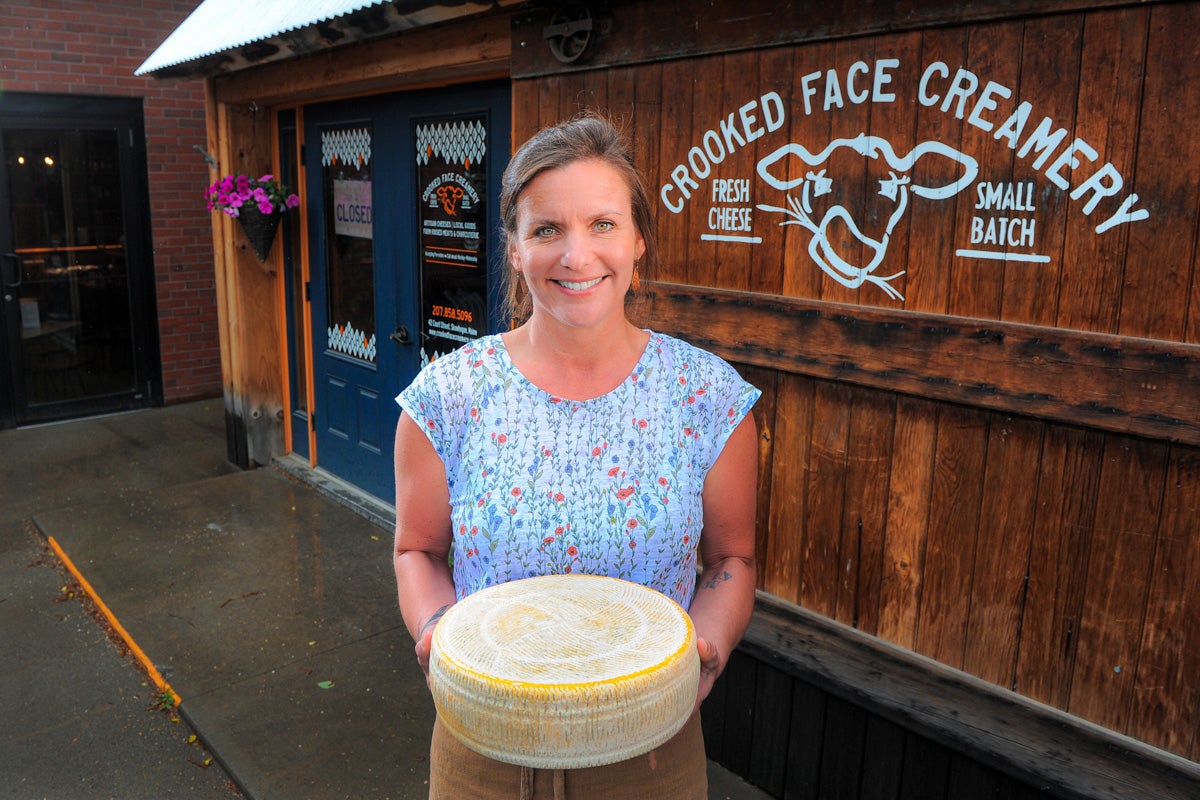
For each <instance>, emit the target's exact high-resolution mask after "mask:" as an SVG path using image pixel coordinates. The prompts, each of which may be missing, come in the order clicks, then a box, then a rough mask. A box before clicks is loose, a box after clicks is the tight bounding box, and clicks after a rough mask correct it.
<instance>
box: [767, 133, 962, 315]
mask: <svg viewBox="0 0 1200 800" xmlns="http://www.w3.org/2000/svg"><path fill="white" fill-rule="evenodd" d="M926 158H941V159H947V160H948V165H946V164H944V165H939V166H943V167H944V166H949V167H951V168H953V169H950V170H948V171H949V172H950V173H951V174H952V175H955V176H954V177H950V178H949V179H948V180H946V181H939V183H941V185H930V186H926V185H921V184H918V183H914V182H913V180H912V176H911V174H910V173H911V172H912V169H913V166H914V165H915V164H916V163H917V162H918V161H921V160H922V159H926ZM797 159H798V160H799V163H791V162H794V161H796V160H797ZM863 159H867V160H868V162H867V163H866V164H864V163H863ZM880 159H882V161H880ZM864 166H866V167H867V168H868V170H867V172H866V173H864V171H863V167H864ZM872 168H874V169H872ZM978 171H979V166H978V164H977V162H976V161H975V159H973V158H971V157H970V156H968V155H966V154H965V153H961V152H959V151H957V150H955V149H954V148H952V147H948V146H946V145H944V144H942V143H941V142H932V141H930V142H922V143H920V144H918V145H917V146H916V147H914V148H913V149H912V151H911V152H910V153H908V155H905V156H897V155H896V153H895V151H894V150H893V149H892V146H891V144H889V143H888V142H887V140H885V139H880V138H879V137H877V136H868V135H867V134H865V133H862V134H859V135H858V136H856V137H855V138H853V139H835V140H833V141H832V142H830V143H829V144H828V145H827V146H826V147H825V149H823V150H821V151H820V152H818V153H813V152H811V151H809V150H808V149H807V148H806V147H804V146H803V145H800V144H796V143H794V142H793V143H791V144H786V145H784V146H783V147H780V148H779V149H778V150H776V151H775V152H773V153H771V154H770V155H768V156H766V157H765V158H763V159H762V160H761V161H759V162H758V175H759V177H761V178H762V179H763V180H764V181H766V182H767V184H768V185H770V186H771V187H772V188H775V189H778V190H780V191H782V192H787V208H781V207H778V206H770V205H759V206H758V208H759V209H761V210H763V211H771V212H778V213H781V214H784V215H786V216H787V217H788V219H786V220H784V221H783V222H781V223H780V225H801V226H803V227H804V228H806V229H808V230H809V231H810V232H811V233H812V238H811V239H810V240H809V243H808V252H809V255H811V256H812V258H813V260H814V261H816V262H817V265H818V266H819V267H820V268H821V269H823V270H824V271H825V272H826V274H828V275H829V276H830V277H832V278H833V279H834V280H836V281H838V282H839V283H841V284H842V285H843V286H846V287H849V288H851V289H855V288H858V287H859V286H861V285H862V284H864V283H873V284H875V285H876V286H878V287H879V288H881V289H883V291H884V292H886V293H887V295H888V296H889V297H892V298H895V299H898V300H903V299H904V297H903V296H902V295H901V294H900V292H899V291H897V290H896V289H895V287H893V286H892V285H891V282H892V281H893V280H895V279H896V278H898V277H900V276H901V275H903V274H904V271H903V270H901V271H900V272H897V273H895V274H894V275H888V276H882V275H876V274H875V269H876V268H877V267H878V266H879V264H880V262H881V261H883V257H884V256H885V255H886V254H887V246H888V241H889V239H890V238H891V234H892V229H893V228H895V227H896V223H897V222H898V221H899V220H900V218H901V217H902V216H904V212H905V210H906V209H907V208H908V196H909V194H910V193H911V194H915V195H916V196H917V197H920V198H924V199H927V200H944V199H946V198H948V197H952V196H954V195H955V194H958V193H959V192H960V191H962V190H963V189H965V188H967V187H968V186H969V185H971V182H972V181H974V179H975V176H976V174H977V173H978ZM924 172H926V173H927V174H939V175H940V174H946V173H947V170H945V169H938V170H924ZM864 174H866V175H872V174H874V177H873V178H870V179H868V180H867V181H866V182H864ZM789 175H792V176H794V177H788V176H789ZM797 187H799V192H798V194H799V196H798V197H797V196H796V195H795V194H793V193H792V190H793V189H796V188H797Z"/></svg>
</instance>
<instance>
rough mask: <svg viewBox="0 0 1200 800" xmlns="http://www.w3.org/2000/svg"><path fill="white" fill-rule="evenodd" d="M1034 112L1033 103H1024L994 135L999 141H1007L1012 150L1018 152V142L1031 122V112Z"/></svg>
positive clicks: (1001, 124)
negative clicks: (1027, 124)
mask: <svg viewBox="0 0 1200 800" xmlns="http://www.w3.org/2000/svg"><path fill="white" fill-rule="evenodd" d="M1032 110H1033V103H1030V102H1023V103H1021V104H1020V105H1019V106H1017V110H1016V111H1014V112H1013V113H1012V114H1010V115H1009V117H1008V119H1006V120H1004V122H1002V123H1000V127H999V128H996V133H995V134H994V135H995V137H996V139H997V141H1000V140H1003V141H1006V142H1008V147H1009V149H1010V150H1016V149H1017V140H1018V139H1020V138H1021V131H1023V130H1025V123H1026V122H1028V121H1029V112H1030V111H1032Z"/></svg>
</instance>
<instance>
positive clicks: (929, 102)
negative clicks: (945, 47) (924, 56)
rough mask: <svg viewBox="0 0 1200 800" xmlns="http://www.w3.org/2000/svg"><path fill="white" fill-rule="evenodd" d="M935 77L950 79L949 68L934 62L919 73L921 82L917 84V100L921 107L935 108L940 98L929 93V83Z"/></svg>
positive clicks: (938, 95)
mask: <svg viewBox="0 0 1200 800" xmlns="http://www.w3.org/2000/svg"><path fill="white" fill-rule="evenodd" d="M935 75H936V76H940V77H942V78H948V77H950V68H949V67H947V66H946V65H945V64H943V63H942V62H941V61H935V62H933V63H932V64H930V65H929V66H928V67H926V68H925V71H924V72H922V73H921V82H920V83H919V84H917V99H918V100H920V101H921V105H923V106H927V107H932V106H936V105H937V103H938V100H940V99H941V97H942V96H941V95H940V94H933V93H931V92H930V91H929V81H930V79H931V78H933V77H934V76H935Z"/></svg>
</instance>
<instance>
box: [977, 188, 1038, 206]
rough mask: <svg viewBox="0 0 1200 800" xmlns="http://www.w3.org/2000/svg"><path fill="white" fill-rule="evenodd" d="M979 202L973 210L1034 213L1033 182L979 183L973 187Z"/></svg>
mask: <svg viewBox="0 0 1200 800" xmlns="http://www.w3.org/2000/svg"><path fill="white" fill-rule="evenodd" d="M975 192H976V195H977V196H978V197H979V202H977V203H976V204H975V208H976V209H979V210H988V211H992V210H995V211H1036V210H1037V209H1036V208H1034V205H1033V182H1032V181H1026V182H1022V183H992V182H990V181H981V182H980V183H978V184H977V185H976V187H975Z"/></svg>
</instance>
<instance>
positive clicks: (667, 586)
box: [396, 333, 761, 608]
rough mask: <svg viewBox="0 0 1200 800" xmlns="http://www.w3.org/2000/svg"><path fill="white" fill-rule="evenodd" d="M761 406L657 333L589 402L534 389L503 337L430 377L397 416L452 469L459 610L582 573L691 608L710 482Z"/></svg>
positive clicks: (434, 368)
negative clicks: (704, 495) (470, 598)
mask: <svg viewBox="0 0 1200 800" xmlns="http://www.w3.org/2000/svg"><path fill="white" fill-rule="evenodd" d="M760 394H761V392H760V391H759V390H758V389H756V388H755V387H753V386H751V385H750V384H749V383H746V382H745V381H744V380H742V378H741V377H740V376H739V375H738V374H737V372H736V371H734V369H733V368H732V367H731V366H730V365H729V364H727V363H725V362H724V361H722V360H721V359H720V358H718V357H717V356H714V355H712V354H711V353H708V352H705V351H704V350H700V349H698V348H695V347H693V346H691V345H689V344H687V343H686V342H683V341H681V340H679V339H674V338H672V337H669V336H665V335H663V334H658V333H651V335H650V341H649V343H648V344H647V346H646V350H645V352H644V353H643V354H642V357H641V358H640V359H639V361H638V363H637V366H636V367H635V368H634V370H633V372H632V373H631V374H630V375H629V377H628V378H626V379H625V381H624V382H623V383H621V385H620V386H618V387H617V388H616V389H614V390H613V391H611V392H609V393H608V394H605V395H602V396H600V397H596V398H593V399H590V400H585V401H574V400H566V399H564V398H561V397H555V396H553V395H550V394H548V393H546V392H544V391H542V390H541V389H539V388H537V387H536V386H534V385H533V384H532V383H530V382H529V381H528V380H526V379H525V377H524V376H523V375H522V374H521V373H520V372H519V371H518V370H517V369H516V367H515V366H514V365H513V363H512V361H511V360H510V359H509V355H508V352H507V350H506V349H505V346H504V341H503V339H502V338H501V337H500V336H499V335H491V336H485V337H483V338H482V339H479V340H477V341H475V342H473V343H470V344H466V345H464V346H463V347H461V348H459V349H458V350H457V351H455V352H454V353H451V354H449V355H446V356H443V357H441V358H439V359H437V360H436V361H434V362H432V363H430V364H429V365H428V366H427V367H425V369H423V370H422V371H421V373H420V374H419V375H418V376H417V377H416V379H415V380H414V381H413V383H412V384H411V385H410V386H409V387H408V388H407V389H405V390H404V391H403V392H401V393H400V395H399V396H397V398H396V402H397V403H399V404H400V406H401V408H403V410H404V411H405V412H407V413H408V414H409V415H410V416H411V417H412V418H413V420H414V421H415V422H416V423H417V424H418V425H419V426H420V427H421V429H422V430H423V431H424V432H425V434H426V436H428V437H429V440H430V442H432V443H433V446H434V449H435V450H436V451H437V454H438V456H439V457H440V458H441V460H442V462H443V463H444V464H445V465H446V480H447V484H448V486H449V489H450V518H451V523H452V526H453V545H452V550H451V556H452V562H453V576H454V586H455V590H456V593H457V596H458V597H459V599H461V598H463V597H466V596H467V595H469V594H471V593H472V592H474V591H477V590H479V589H482V588H484V587H486V586H490V585H492V584H494V583H503V582H505V581H510V580H516V579H519V578H526V577H532V576H535V575H543V574H561V573H572V572H574V573H587V574H597V575H609V576H612V577H616V578H623V579H625V580H630V581H634V582H637V583H641V584H644V585H646V586H650V587H652V588H655V589H657V590H659V591H661V592H663V593H664V594H666V595H667V596H669V597H671V598H672V599H674V600H675V601H676V602H678V603H679V604H680V605H682V606H683V607H684V608H688V607H690V605H691V600H692V596H693V594H694V592H695V584H696V553H697V551H696V548H697V545H698V543H699V540H700V533H701V530H702V529H703V524H704V518H703V506H702V503H701V490H702V489H703V488H704V478H705V475H707V473H708V470H709V468H711V467H712V465H713V463H714V462H715V461H716V459H717V456H718V455H719V454H720V452H721V449H722V448H723V447H724V445H725V442H726V441H727V440H728V438H729V435H730V434H731V433H732V432H733V430H734V428H736V427H737V425H738V423H740V422H741V421H742V419H743V418H744V417H745V416H746V414H748V413H749V412H750V409H751V407H752V406H753V405H754V403H755V401H756V400H758V397H759V395H760Z"/></svg>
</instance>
